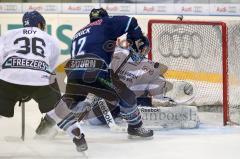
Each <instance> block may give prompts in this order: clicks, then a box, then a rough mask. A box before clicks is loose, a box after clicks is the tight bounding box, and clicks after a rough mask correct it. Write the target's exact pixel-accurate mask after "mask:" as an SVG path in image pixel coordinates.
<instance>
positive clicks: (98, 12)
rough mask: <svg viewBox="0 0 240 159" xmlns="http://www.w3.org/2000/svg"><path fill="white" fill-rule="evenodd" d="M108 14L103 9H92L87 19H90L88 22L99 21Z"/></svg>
mask: <svg viewBox="0 0 240 159" xmlns="http://www.w3.org/2000/svg"><path fill="white" fill-rule="evenodd" d="M108 16H109V15H108V12H107V11H106V10H105V9H103V8H99V9H95V8H94V9H92V10H91V12H90V14H89V18H90V22H91V23H92V22H94V21H96V20H98V19H101V18H103V17H108Z"/></svg>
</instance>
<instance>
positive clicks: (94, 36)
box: [71, 16, 143, 64]
mask: <svg viewBox="0 0 240 159" xmlns="http://www.w3.org/2000/svg"><path fill="white" fill-rule="evenodd" d="M125 33H128V37H131V38H132V39H139V38H140V37H142V36H143V34H142V31H141V28H140V27H139V26H138V24H137V20H136V19H135V18H134V17H128V16H113V17H104V18H102V19H99V20H97V21H95V22H93V23H90V24H88V25H87V26H86V27H84V28H82V29H81V30H79V31H78V32H77V33H76V34H75V36H74V37H73V40H72V46H71V57H72V58H73V57H75V56H77V55H83V54H94V55H96V56H98V57H100V58H102V59H103V60H104V61H105V62H106V63H107V64H110V62H111V58H112V54H113V52H114V49H115V42H116V40H117V38H118V37H120V36H121V35H123V34H125Z"/></svg>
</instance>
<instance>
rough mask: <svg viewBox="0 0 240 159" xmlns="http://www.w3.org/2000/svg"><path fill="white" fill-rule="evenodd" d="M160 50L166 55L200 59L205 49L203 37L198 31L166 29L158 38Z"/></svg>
mask: <svg viewBox="0 0 240 159" xmlns="http://www.w3.org/2000/svg"><path fill="white" fill-rule="evenodd" d="M156 46H157V47H158V48H157V49H158V51H159V52H160V54H161V55H162V56H164V57H170V56H172V57H176V58H177V57H183V58H194V59H198V58H200V56H201V53H202V51H203V39H202V37H201V35H200V34H199V33H197V32H189V31H184V30H176V31H173V32H169V31H165V32H163V33H162V34H160V35H159V37H158V39H157V45H156Z"/></svg>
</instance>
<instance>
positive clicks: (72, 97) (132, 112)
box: [39, 8, 153, 151]
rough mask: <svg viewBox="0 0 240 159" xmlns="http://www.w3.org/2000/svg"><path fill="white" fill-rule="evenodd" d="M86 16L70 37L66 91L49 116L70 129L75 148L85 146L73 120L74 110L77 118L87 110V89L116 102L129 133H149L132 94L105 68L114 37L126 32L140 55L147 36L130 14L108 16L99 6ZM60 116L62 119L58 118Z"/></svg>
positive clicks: (150, 131)
mask: <svg viewBox="0 0 240 159" xmlns="http://www.w3.org/2000/svg"><path fill="white" fill-rule="evenodd" d="M89 16H90V23H89V24H88V25H87V26H86V27H84V28H82V29H81V30H79V31H78V32H77V33H76V34H75V36H74V37H73V40H72V46H71V48H72V49H71V57H72V58H71V59H70V60H69V61H68V63H67V64H66V66H65V70H66V73H67V77H68V82H67V86H66V92H65V94H64V95H63V97H62V100H61V101H60V102H59V104H58V105H57V107H56V108H55V110H53V111H52V112H51V113H49V116H50V117H51V118H53V119H54V120H55V121H56V122H57V123H58V126H59V127H60V128H62V129H63V130H66V131H67V132H70V135H71V136H72V138H73V142H74V143H75V144H76V146H77V150H78V151H85V150H87V143H86V141H85V138H84V134H83V133H82V131H81V130H80V127H79V124H78V123H77V120H76V114H77V116H78V121H79V120H80V119H82V118H83V114H84V113H85V112H87V111H85V109H84V107H86V106H87V105H91V100H88V98H86V97H88V95H89V93H91V94H94V95H96V96H98V97H101V98H104V99H105V100H107V101H109V102H111V101H118V102H119V106H120V108H121V115H122V116H123V118H124V119H125V120H126V121H127V122H128V134H129V135H132V136H138V137H152V136H153V131H152V130H148V129H145V128H144V127H143V126H142V124H143V123H142V120H141V115H140V112H139V110H138V109H137V104H136V97H135V94H134V93H133V92H132V91H131V90H130V89H129V88H127V86H126V85H125V84H124V83H123V82H121V81H120V80H119V78H118V76H117V75H116V74H115V73H113V71H111V70H109V69H108V68H109V66H108V65H109V64H110V62H111V58H112V55H113V52H114V49H115V42H116V40H117V38H118V37H120V36H121V35H123V34H125V33H127V38H128V40H130V41H131V42H132V47H133V48H134V49H136V52H140V54H139V56H144V55H145V52H146V51H147V50H148V49H149V43H148V40H147V39H146V37H144V36H143V34H142V31H141V28H140V27H139V26H138V23H137V20H136V19H135V18H134V17H128V16H112V17H111V16H109V15H108V13H107V11H106V10H104V9H102V8H100V9H93V10H92V11H91V13H90V15H89ZM92 109H94V108H92ZM64 111H65V113H64ZM69 112H74V113H69ZM69 114H75V116H74V117H73V116H72V115H69ZM63 116H64V119H63V120H60V119H62V118H63ZM79 116H80V117H79ZM39 133H41V132H40V131H39Z"/></svg>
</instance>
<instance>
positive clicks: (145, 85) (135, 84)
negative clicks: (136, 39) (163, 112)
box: [111, 48, 165, 96]
mask: <svg viewBox="0 0 240 159" xmlns="http://www.w3.org/2000/svg"><path fill="white" fill-rule="evenodd" d="M128 54H129V50H127V49H122V48H116V49H115V52H114V55H113V58H112V62H111V68H112V69H113V70H114V71H116V70H117V68H118V67H119V66H120V65H121V63H122V62H123V60H124V59H125V58H126V57H127V55H128ZM163 66H164V65H161V64H160V65H158V66H157V65H156V64H155V63H154V62H152V61H150V60H148V59H144V60H143V61H141V62H140V63H136V62H134V61H133V60H132V59H131V58H130V59H129V60H128V62H127V63H126V64H125V65H124V66H123V68H122V69H121V71H120V72H119V74H118V75H119V78H120V80H121V81H123V82H124V83H125V84H126V85H127V86H128V88H130V89H131V90H132V91H134V92H135V94H136V95H137V96H140V95H143V94H144V92H145V91H148V92H149V93H150V94H151V95H158V94H161V93H162V92H163V87H164V86H165V79H164V78H162V77H160V74H162V73H161V69H162V67H163ZM163 69H164V68H163Z"/></svg>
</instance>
